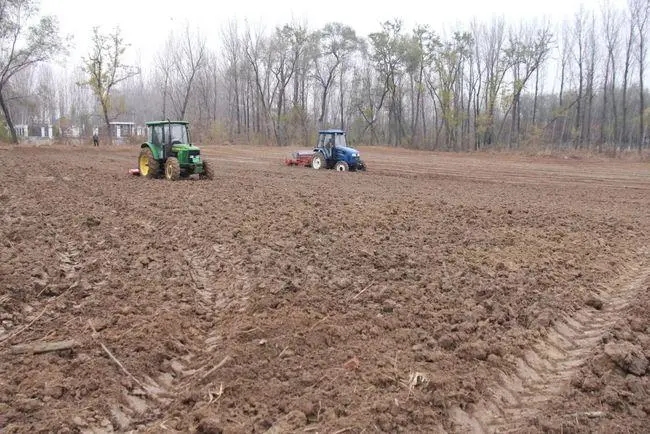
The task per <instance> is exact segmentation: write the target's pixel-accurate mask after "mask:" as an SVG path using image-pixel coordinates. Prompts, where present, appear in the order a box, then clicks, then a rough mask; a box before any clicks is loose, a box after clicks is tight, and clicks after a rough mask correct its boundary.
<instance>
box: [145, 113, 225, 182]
mask: <svg viewBox="0 0 650 434" xmlns="http://www.w3.org/2000/svg"><path fill="white" fill-rule="evenodd" d="M140 148H141V149H140V157H139V158H138V172H139V174H140V176H144V177H145V178H159V177H160V176H161V175H163V174H164V176H165V178H167V179H169V180H170V181H176V180H177V179H180V178H187V177H189V176H190V175H193V174H198V175H199V178H201V179H212V178H213V176H214V172H213V168H212V166H211V165H210V164H209V163H208V162H207V161H206V160H204V159H203V158H201V150H200V149H199V148H198V147H196V146H194V145H192V143H191V142H190V131H189V122H185V121H169V120H167V121H156V122H147V143H143V144H142V145H141V146H140Z"/></svg>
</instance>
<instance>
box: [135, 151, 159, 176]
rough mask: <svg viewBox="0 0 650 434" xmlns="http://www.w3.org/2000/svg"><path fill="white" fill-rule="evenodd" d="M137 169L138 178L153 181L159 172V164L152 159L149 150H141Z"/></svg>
mask: <svg viewBox="0 0 650 434" xmlns="http://www.w3.org/2000/svg"><path fill="white" fill-rule="evenodd" d="M138 169H139V170H140V176H144V177H145V178H149V179H153V178H156V177H157V176H158V172H159V171H160V163H158V161H156V159H155V158H153V153H152V152H151V149H149V148H142V150H141V151H140V157H139V158H138Z"/></svg>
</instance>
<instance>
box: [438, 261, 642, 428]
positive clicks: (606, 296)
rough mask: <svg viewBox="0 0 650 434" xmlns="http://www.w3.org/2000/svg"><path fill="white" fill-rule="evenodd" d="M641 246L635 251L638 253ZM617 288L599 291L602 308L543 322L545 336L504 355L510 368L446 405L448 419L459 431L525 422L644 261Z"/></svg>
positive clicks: (615, 312) (635, 281)
mask: <svg viewBox="0 0 650 434" xmlns="http://www.w3.org/2000/svg"><path fill="white" fill-rule="evenodd" d="M645 255H647V252H643V253H641V254H640V256H642V257H644V256H645ZM626 276H627V277H626V278H624V280H623V279H622V283H623V284H622V285H621V286H620V289H619V290H609V289H603V290H601V291H599V296H600V299H601V300H602V301H603V308H602V309H601V310H596V309H594V308H590V307H588V308H583V309H580V310H578V311H576V312H575V313H574V314H573V315H572V316H568V315H567V316H565V317H564V318H563V319H561V320H558V321H556V322H555V323H554V324H553V325H551V326H550V327H549V328H548V333H547V335H546V336H545V338H543V339H541V340H539V341H538V342H536V343H535V344H533V345H532V346H531V347H530V348H528V349H527V350H526V351H525V352H524V355H523V357H514V356H513V357H512V358H511V359H510V361H511V362H513V365H514V367H515V373H514V374H507V373H505V372H503V371H500V372H498V374H497V376H498V379H497V381H496V382H495V384H493V385H492V386H491V387H490V388H489V389H488V391H489V394H488V397H487V399H485V400H483V401H481V402H479V403H477V404H475V405H470V406H468V407H467V408H465V409H461V408H460V407H458V406H455V407H453V408H451V409H450V410H449V417H450V419H451V420H452V421H453V422H454V423H455V424H456V426H457V428H459V429H460V430H461V431H462V432H471V433H476V434H484V433H515V432H522V431H525V430H526V429H528V428H530V422H531V419H532V418H533V417H534V416H536V415H537V414H538V412H539V410H541V409H542V408H543V407H544V405H545V404H546V403H548V402H550V401H551V400H552V399H554V398H556V397H558V396H559V395H560V394H561V393H562V391H563V390H564V389H565V388H566V387H567V386H568V385H569V382H570V380H571V378H572V377H573V375H574V374H575V373H576V372H577V371H578V369H579V368H580V367H581V366H582V365H583V364H584V363H585V361H586V360H587V358H588V356H589V354H590V352H591V351H592V349H593V348H594V347H595V346H596V345H598V343H599V342H600V341H601V339H602V337H603V335H605V333H606V332H607V331H608V330H609V329H610V328H611V327H613V326H614V325H615V324H616V322H617V321H618V320H619V319H620V317H621V316H620V314H621V313H622V312H624V310H625V309H626V308H627V307H628V306H629V305H630V304H631V303H633V302H634V300H635V299H636V297H637V295H638V292H639V291H640V289H641V287H642V285H644V284H645V283H646V282H648V280H649V279H650V266H647V265H646V266H645V267H643V268H640V267H633V268H631V269H630V270H629V272H628V273H626Z"/></svg>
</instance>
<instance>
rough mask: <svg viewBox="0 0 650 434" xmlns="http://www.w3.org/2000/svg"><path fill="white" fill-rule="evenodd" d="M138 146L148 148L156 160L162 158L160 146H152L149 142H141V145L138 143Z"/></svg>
mask: <svg viewBox="0 0 650 434" xmlns="http://www.w3.org/2000/svg"><path fill="white" fill-rule="evenodd" d="M140 148H141V149H145V148H149V150H150V151H151V153H152V154H153V158H155V159H156V160H162V158H163V156H162V146H152V145H151V144H149V143H143V144H142V145H140Z"/></svg>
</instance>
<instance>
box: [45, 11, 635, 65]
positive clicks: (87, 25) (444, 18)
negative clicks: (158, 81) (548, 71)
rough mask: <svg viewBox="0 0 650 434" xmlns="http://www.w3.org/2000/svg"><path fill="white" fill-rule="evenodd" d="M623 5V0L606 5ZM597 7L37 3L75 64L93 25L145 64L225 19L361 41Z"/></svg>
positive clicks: (212, 33) (213, 33)
mask: <svg viewBox="0 0 650 434" xmlns="http://www.w3.org/2000/svg"><path fill="white" fill-rule="evenodd" d="M609 2H610V3H611V4H614V5H618V6H624V5H625V3H626V2H625V0H609ZM581 4H582V5H584V7H585V8H586V9H599V8H600V5H601V4H602V0H534V1H528V0H442V1H441V0H428V1H427V0H395V1H385V0H375V1H372V2H369V1H360V0H357V1H353V0H324V1H317V0H312V1H309V0H225V1H224V0H221V1H210V0H180V1H179V0H110V1H92V0H41V12H42V13H43V14H47V15H55V16H57V17H58V19H59V23H60V26H61V31H62V32H63V33H64V34H69V35H72V37H73V43H74V46H73V49H72V51H71V54H72V59H70V61H71V62H72V63H73V64H76V63H77V60H78V59H79V58H80V57H81V56H82V55H84V54H85V53H87V52H88V47H89V44H88V41H89V39H90V36H91V32H92V28H93V27H94V26H100V27H101V28H102V29H104V30H105V31H108V30H110V29H112V28H114V27H115V26H119V27H120V28H121V29H122V32H123V35H124V37H125V39H126V41H127V42H129V43H130V44H131V46H132V49H131V53H129V54H130V56H136V55H137V53H138V52H139V54H140V56H141V57H142V59H147V58H148V57H149V56H152V55H153V54H154V53H155V52H156V51H158V50H159V49H160V48H161V47H162V46H163V45H164V43H165V41H166V39H167V37H168V35H169V31H170V30H172V29H180V28H183V27H184V26H185V24H186V23H189V24H190V27H191V28H192V29H199V30H200V32H201V33H202V34H203V35H205V36H206V38H207V39H208V43H209V45H210V46H216V45H217V44H216V41H217V39H218V37H219V32H220V28H221V27H222V26H223V24H224V23H225V22H228V21H230V20H238V21H240V22H242V23H243V22H244V20H247V21H248V22H249V23H251V24H254V25H258V24H260V23H262V24H263V25H264V26H265V27H267V28H268V29H272V28H273V27H274V26H276V25H280V24H285V23H288V22H291V21H298V22H301V23H307V25H308V26H309V28H310V29H316V28H319V27H321V26H322V25H323V24H325V23H327V22H331V21H338V22H341V23H344V24H347V25H350V26H351V27H353V28H354V29H355V30H356V31H357V34H358V35H360V36H364V37H365V36H367V35H368V34H369V33H371V32H374V31H378V30H379V29H380V23H381V22H383V21H386V20H390V19H393V18H401V19H402V20H403V22H404V24H405V28H406V30H411V29H412V27H413V26H414V25H416V24H429V25H431V26H432V27H433V29H434V30H436V31H438V32H439V33H442V32H443V30H444V29H445V28H447V29H456V28H458V27H459V26H462V25H464V24H466V23H468V22H469V21H471V20H472V19H473V18H476V19H478V20H480V21H489V20H490V19H491V18H493V17H500V16H503V17H504V18H506V19H507V20H511V21H515V22H517V21H519V20H521V19H533V18H548V19H549V20H551V21H554V22H559V21H561V20H562V19H563V18H565V17H571V16H572V15H573V14H574V13H575V12H576V11H578V10H579V8H580V5H581Z"/></svg>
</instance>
